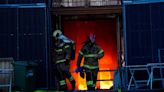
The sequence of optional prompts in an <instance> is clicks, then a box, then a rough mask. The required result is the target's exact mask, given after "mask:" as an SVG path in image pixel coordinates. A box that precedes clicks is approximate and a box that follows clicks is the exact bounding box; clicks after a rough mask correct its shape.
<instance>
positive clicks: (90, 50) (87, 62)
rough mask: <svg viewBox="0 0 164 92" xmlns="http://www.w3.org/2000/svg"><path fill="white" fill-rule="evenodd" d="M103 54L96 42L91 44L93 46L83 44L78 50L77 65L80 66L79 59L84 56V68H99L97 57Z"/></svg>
mask: <svg viewBox="0 0 164 92" xmlns="http://www.w3.org/2000/svg"><path fill="white" fill-rule="evenodd" d="M103 56H104V51H103V50H102V49H101V48H100V47H99V46H98V45H97V44H93V46H90V45H89V44H86V45H83V47H82V48H81V50H80V51H79V56H78V61H77V66H78V67H80V63H81V60H82V58H83V57H84V68H88V69H96V68H99V66H98V59H100V58H102V57H103Z"/></svg>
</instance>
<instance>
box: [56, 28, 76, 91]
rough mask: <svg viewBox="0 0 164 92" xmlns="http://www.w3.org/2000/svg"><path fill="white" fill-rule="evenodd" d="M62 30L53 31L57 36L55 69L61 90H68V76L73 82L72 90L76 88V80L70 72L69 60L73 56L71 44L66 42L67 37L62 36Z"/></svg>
mask: <svg viewBox="0 0 164 92" xmlns="http://www.w3.org/2000/svg"><path fill="white" fill-rule="evenodd" d="M62 36H63V35H62V32H61V31H60V30H56V31H54V33H53V37H54V38H55V46H54V49H53V51H54V54H53V63H54V67H55V68H54V69H56V70H54V71H56V73H57V74H56V76H57V79H58V80H59V86H60V87H59V90H67V85H66V78H68V79H69V81H70V83H71V84H72V90H74V89H75V80H74V78H73V77H72V75H71V73H70V72H69V66H70V65H69V62H70V57H71V49H70V45H68V44H67V43H66V42H64V40H65V39H63V37H62Z"/></svg>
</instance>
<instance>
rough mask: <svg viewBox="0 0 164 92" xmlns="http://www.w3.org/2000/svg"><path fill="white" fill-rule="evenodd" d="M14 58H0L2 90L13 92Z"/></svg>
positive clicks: (0, 88) (3, 91)
mask: <svg viewBox="0 0 164 92" xmlns="http://www.w3.org/2000/svg"><path fill="white" fill-rule="evenodd" d="M13 62H14V60H13V58H0V91H2V92H11V90H12V89H11V88H12V79H13V66H12V63H13Z"/></svg>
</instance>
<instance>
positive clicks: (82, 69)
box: [75, 67, 84, 78]
mask: <svg viewBox="0 0 164 92" xmlns="http://www.w3.org/2000/svg"><path fill="white" fill-rule="evenodd" d="M75 72H76V73H78V72H80V77H82V78H84V68H83V67H78V68H77V69H76V71H75Z"/></svg>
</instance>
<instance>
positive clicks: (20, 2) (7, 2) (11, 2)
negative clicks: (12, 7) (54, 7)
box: [0, 0, 45, 4]
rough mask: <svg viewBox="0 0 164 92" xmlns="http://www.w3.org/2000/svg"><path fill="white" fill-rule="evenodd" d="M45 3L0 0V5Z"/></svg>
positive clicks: (29, 0) (39, 1)
mask: <svg viewBox="0 0 164 92" xmlns="http://www.w3.org/2000/svg"><path fill="white" fill-rule="evenodd" d="M31 3H45V0H0V4H31Z"/></svg>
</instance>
